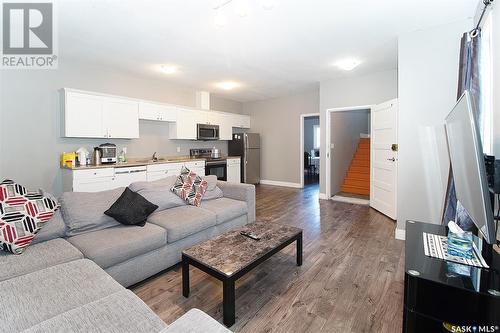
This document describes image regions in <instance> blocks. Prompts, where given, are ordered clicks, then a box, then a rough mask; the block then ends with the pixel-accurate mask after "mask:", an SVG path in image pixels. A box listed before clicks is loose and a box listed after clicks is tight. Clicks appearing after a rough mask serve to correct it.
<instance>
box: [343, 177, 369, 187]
mask: <svg viewBox="0 0 500 333" xmlns="http://www.w3.org/2000/svg"><path fill="white" fill-rule="evenodd" d="M343 186H352V187H360V188H368V189H369V188H370V181H369V180H366V179H354V178H346V180H345V181H344V184H343Z"/></svg>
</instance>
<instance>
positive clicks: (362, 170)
mask: <svg viewBox="0 0 500 333" xmlns="http://www.w3.org/2000/svg"><path fill="white" fill-rule="evenodd" d="M349 171H353V172H359V173H366V174H369V173H370V168H368V167H356V166H351V167H350V168H349Z"/></svg>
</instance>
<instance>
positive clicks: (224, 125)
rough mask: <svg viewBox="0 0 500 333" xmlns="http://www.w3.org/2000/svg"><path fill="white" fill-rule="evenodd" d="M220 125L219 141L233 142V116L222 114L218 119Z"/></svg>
mask: <svg viewBox="0 0 500 333" xmlns="http://www.w3.org/2000/svg"><path fill="white" fill-rule="evenodd" d="M218 125H219V139H220V140H232V139H233V121H232V116H231V115H228V114H222V113H221V114H220V115H219V119H218Z"/></svg>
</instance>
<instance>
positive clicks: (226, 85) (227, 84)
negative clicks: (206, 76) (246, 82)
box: [215, 81, 241, 90]
mask: <svg viewBox="0 0 500 333" xmlns="http://www.w3.org/2000/svg"><path fill="white" fill-rule="evenodd" d="M215 86H216V87H217V88H219V89H223V90H233V89H235V88H239V87H241V84H239V83H238V82H234V81H222V82H218V83H216V84H215Z"/></svg>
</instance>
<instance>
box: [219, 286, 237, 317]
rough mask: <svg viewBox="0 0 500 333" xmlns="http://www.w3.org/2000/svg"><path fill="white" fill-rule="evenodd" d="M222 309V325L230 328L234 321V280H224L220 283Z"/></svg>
mask: <svg viewBox="0 0 500 333" xmlns="http://www.w3.org/2000/svg"><path fill="white" fill-rule="evenodd" d="M222 285H223V286H222V288H223V290H222V298H223V300H222V303H223V305H222V309H223V314H224V325H226V326H227V327H231V326H233V325H234V321H235V313H236V310H235V297H234V293H235V291H234V279H225V280H224V281H222Z"/></svg>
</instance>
